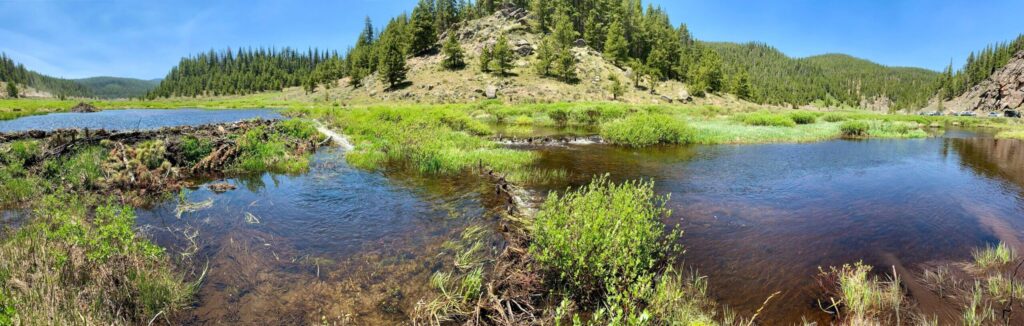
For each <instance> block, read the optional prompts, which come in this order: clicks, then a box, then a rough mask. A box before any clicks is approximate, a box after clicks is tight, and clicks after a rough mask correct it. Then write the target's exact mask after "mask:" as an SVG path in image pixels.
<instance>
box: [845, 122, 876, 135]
mask: <svg viewBox="0 0 1024 326" xmlns="http://www.w3.org/2000/svg"><path fill="white" fill-rule="evenodd" d="M868 129H871V125H870V124H868V122H867V121H861V120H851V121H845V122H843V124H841V125H839V130H840V131H842V133H843V136H847V137H861V136H867V135H868Z"/></svg>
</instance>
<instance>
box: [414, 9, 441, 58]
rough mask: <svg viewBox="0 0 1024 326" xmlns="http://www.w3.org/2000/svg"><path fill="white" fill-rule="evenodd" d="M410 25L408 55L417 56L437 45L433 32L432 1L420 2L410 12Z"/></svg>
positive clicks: (435, 34) (435, 35)
mask: <svg viewBox="0 0 1024 326" xmlns="http://www.w3.org/2000/svg"><path fill="white" fill-rule="evenodd" d="M410 24H411V25H412V26H410V29H409V33H410V34H409V42H410V43H409V48H408V50H409V53H411V54H412V55H419V54H421V53H423V52H424V51H426V50H429V49H430V48H432V47H434V44H435V43H437V33H436V32H434V6H433V1H430V0H420V2H419V4H417V5H416V8H415V9H413V10H412V20H411V22H410Z"/></svg>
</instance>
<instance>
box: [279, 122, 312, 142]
mask: <svg viewBox="0 0 1024 326" xmlns="http://www.w3.org/2000/svg"><path fill="white" fill-rule="evenodd" d="M277 130H278V131H280V132H281V133H283V134H285V135H288V136H291V137H292V138H297V139H315V138H316V137H319V136H320V132H319V131H317V130H316V125H314V124H313V122H312V121H309V120H305V119H288V120H284V121H281V122H278V123H277Z"/></svg>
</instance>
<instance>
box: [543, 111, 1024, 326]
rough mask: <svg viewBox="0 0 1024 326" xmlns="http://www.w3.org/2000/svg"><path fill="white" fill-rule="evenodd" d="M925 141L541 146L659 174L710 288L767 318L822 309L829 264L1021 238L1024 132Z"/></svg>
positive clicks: (574, 172) (563, 160)
mask: <svg viewBox="0 0 1024 326" xmlns="http://www.w3.org/2000/svg"><path fill="white" fill-rule="evenodd" d="M948 135H949V136H947V137H939V138H928V139H915V140H860V141H852V140H836V141H828V142H821V143H812V144H770V145H719V146H694V147H662V148H653V149H643V150H632V149H624V148H619V147H613V146H607V145H585V146H571V145H570V146H564V147H546V148H538V149H537V150H538V151H540V152H541V153H542V161H541V163H540V165H541V166H543V167H547V168H562V169H566V170H568V171H570V175H571V181H570V182H569V184H572V185H582V184H585V183H586V182H587V181H589V179H590V178H591V176H593V175H595V174H601V173H609V174H610V176H611V178H612V179H616V180H630V179H637V178H650V179H654V180H655V181H656V191H658V192H659V193H671V194H672V197H671V201H670V204H669V206H670V208H671V209H672V210H673V215H672V218H671V219H670V220H669V221H666V222H668V223H669V224H676V223H678V224H679V225H680V226H681V227H682V228H683V229H684V232H685V234H684V236H683V238H682V240H681V241H682V243H683V245H684V246H685V248H686V253H685V254H684V255H683V256H682V260H683V261H684V263H685V264H686V265H687V266H689V267H692V268H697V269H698V270H699V271H700V272H701V273H704V274H706V275H708V276H709V277H710V289H711V292H712V294H713V295H714V296H715V297H717V298H719V299H720V300H721V301H722V302H723V303H724V304H726V305H728V306H729V307H731V308H734V309H736V310H738V311H739V312H740V313H742V314H744V315H747V316H750V315H752V314H753V312H754V311H755V310H756V309H757V308H758V307H760V306H761V304H762V302H763V301H764V300H765V298H767V297H768V296H769V295H771V294H772V293H773V292H775V291H781V292H782V293H781V295H780V296H779V297H776V299H774V300H773V301H772V303H771V304H769V306H768V307H767V308H766V310H765V311H764V312H763V313H762V316H767V320H766V321H767V322H768V323H769V324H779V323H782V324H790V323H797V322H800V320H801V316H805V317H807V318H808V319H810V320H823V319H824V318H826V317H827V316H824V314H822V313H821V312H820V310H818V309H817V308H816V303H815V302H816V301H815V300H816V299H815V298H816V294H817V293H818V291H817V290H818V289H817V287H816V283H815V281H814V276H815V275H816V274H817V273H818V266H829V265H841V264H844V263H853V262H856V261H858V260H863V261H864V262H865V263H868V264H873V265H876V266H879V268H880V269H881V270H882V272H884V271H889V270H891V267H890V266H891V265H892V264H893V263H899V264H902V265H903V266H906V267H908V268H910V269H911V270H916V269H917V267H918V266H919V265H920V264H922V263H926V262H933V261H942V260H963V259H967V258H969V257H970V251H971V249H972V248H974V247H978V246H984V245H986V244H991V243H995V242H998V241H1000V240H1001V241H1005V242H1007V243H1010V244H1013V245H1016V246H1018V248H1020V241H1019V240H1018V238H1019V237H1020V232H1019V230H1020V227H1021V226H1022V224H1024V197H1022V186H1024V143H1022V142H1020V141H1016V140H994V139H992V138H991V137H988V136H986V135H981V134H976V133H973V132H965V131H953V132H950V133H948Z"/></svg>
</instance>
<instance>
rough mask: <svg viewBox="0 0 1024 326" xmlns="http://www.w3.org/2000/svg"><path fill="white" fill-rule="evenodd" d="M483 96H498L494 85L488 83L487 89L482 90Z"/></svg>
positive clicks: (489, 97) (490, 97)
mask: <svg viewBox="0 0 1024 326" xmlns="http://www.w3.org/2000/svg"><path fill="white" fill-rule="evenodd" d="M484 96H487V98H488V99H496V98H498V88H497V87H495V86H494V85H488V86H487V89H485V90H484Z"/></svg>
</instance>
